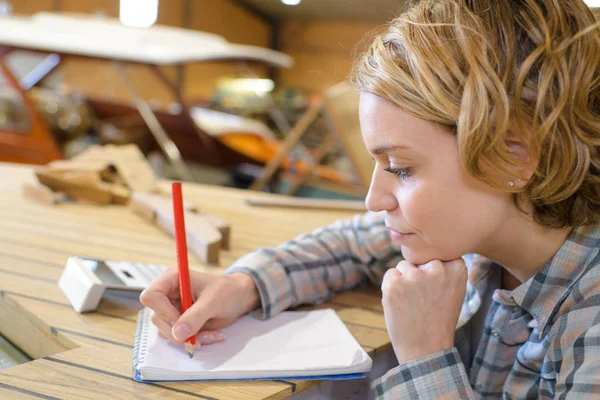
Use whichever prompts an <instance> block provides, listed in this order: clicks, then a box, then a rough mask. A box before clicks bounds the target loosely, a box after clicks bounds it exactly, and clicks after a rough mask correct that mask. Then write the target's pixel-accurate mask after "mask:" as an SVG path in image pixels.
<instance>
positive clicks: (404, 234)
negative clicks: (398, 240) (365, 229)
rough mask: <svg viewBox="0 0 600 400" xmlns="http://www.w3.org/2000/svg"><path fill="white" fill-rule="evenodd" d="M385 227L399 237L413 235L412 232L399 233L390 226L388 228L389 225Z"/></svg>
mask: <svg viewBox="0 0 600 400" xmlns="http://www.w3.org/2000/svg"><path fill="white" fill-rule="evenodd" d="M385 227H386V228H388V229H389V230H390V231H392V232H394V233H397V234H398V235H403V236H406V235H412V233H410V232H401V231H398V230H396V229H393V228H390V227H389V226H387V225H386V226H385Z"/></svg>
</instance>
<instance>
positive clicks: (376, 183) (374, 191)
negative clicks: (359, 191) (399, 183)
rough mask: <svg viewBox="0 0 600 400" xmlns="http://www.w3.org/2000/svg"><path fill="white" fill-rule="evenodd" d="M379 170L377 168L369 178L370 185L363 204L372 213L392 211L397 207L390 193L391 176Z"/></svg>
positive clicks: (392, 193) (394, 198) (391, 192)
mask: <svg viewBox="0 0 600 400" xmlns="http://www.w3.org/2000/svg"><path fill="white" fill-rule="evenodd" d="M383 173H384V172H383V171H381V170H380V168H378V167H377V166H375V169H374V170H373V176H372V177H371V185H370V186H369V193H367V198H366V200H365V204H366V206H367V209H369V210H370V211H373V212H378V211H392V210H394V209H396V208H397V207H398V201H397V200H396V197H395V196H394V192H393V191H392V187H393V183H392V182H390V181H389V178H390V177H393V175H392V174H389V173H387V172H386V173H385V174H386V175H389V176H386V175H383Z"/></svg>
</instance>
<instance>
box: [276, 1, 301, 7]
mask: <svg viewBox="0 0 600 400" xmlns="http://www.w3.org/2000/svg"><path fill="white" fill-rule="evenodd" d="M301 1H302V0H281V2H282V3H283V4H285V5H286V6H297V5H298V4H300V2H301Z"/></svg>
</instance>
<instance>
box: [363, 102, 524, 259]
mask: <svg viewBox="0 0 600 400" xmlns="http://www.w3.org/2000/svg"><path fill="white" fill-rule="evenodd" d="M360 124H361V130H362V135H363V139H364V142H365V145H366V146H367V149H368V151H369V152H370V153H371V155H372V156H373V158H374V159H375V161H376V165H375V170H374V172H373V178H372V181H371V187H370V189H369V194H368V196H367V207H368V208H369V210H371V211H381V212H384V213H385V222H386V225H387V227H388V228H389V229H390V231H391V233H392V239H393V240H394V241H397V242H398V243H399V244H400V245H401V247H402V254H403V256H404V258H406V259H407V260H408V261H409V262H411V263H413V264H415V265H420V264H424V263H427V262H429V261H431V260H434V259H436V260H442V261H445V260H452V259H456V258H459V257H461V256H463V255H464V254H468V253H476V252H478V249H480V248H482V247H483V246H484V244H485V243H486V242H487V243H489V241H490V239H491V238H493V235H494V233H495V232H496V231H498V230H499V228H500V227H501V226H502V224H503V223H504V222H505V221H507V219H508V218H510V217H511V216H512V215H514V211H515V206H514V203H513V200H512V195H511V194H510V193H508V192H503V191H500V190H497V189H493V188H491V187H490V186H488V185H486V184H484V183H482V182H480V181H477V180H476V179H474V178H473V177H471V176H470V175H469V174H467V172H466V171H465V170H464V169H463V167H462V165H461V163H460V159H459V152H458V145H457V142H456V136H455V135H454V134H453V133H451V132H449V131H448V130H447V129H445V128H443V127H441V126H439V125H438V124H436V123H434V122H430V121H426V120H422V119H419V118H417V117H414V116H412V115H411V114H408V113H407V112H405V111H403V110H401V109H400V108H398V107H396V106H395V105H394V104H392V103H391V102H389V101H387V100H384V99H382V98H380V97H377V96H375V95H373V94H369V93H363V94H362V95H361V100H360ZM507 184H508V182H507Z"/></svg>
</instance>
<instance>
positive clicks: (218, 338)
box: [152, 314, 225, 348]
mask: <svg viewBox="0 0 600 400" xmlns="http://www.w3.org/2000/svg"><path fill="white" fill-rule="evenodd" d="M152 323H153V324H154V325H156V327H157V329H158V335H159V336H160V337H162V338H163V339H167V340H169V341H171V342H173V343H175V344H183V341H182V340H177V339H175V338H174V337H173V334H172V332H171V330H172V327H171V324H169V323H168V322H166V321H164V320H162V319H161V318H160V317H158V316H157V315H156V314H155V315H153V316H152ZM224 340H225V334H224V333H223V332H221V331H219V330H203V331H200V332H198V334H197V335H196V347H197V348H200V345H207V344H213V343H217V342H222V341H224Z"/></svg>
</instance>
